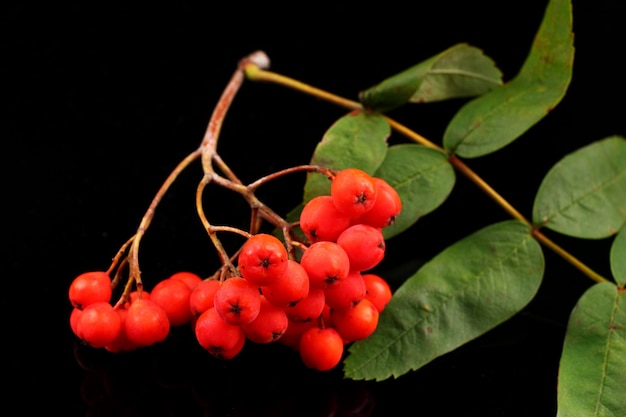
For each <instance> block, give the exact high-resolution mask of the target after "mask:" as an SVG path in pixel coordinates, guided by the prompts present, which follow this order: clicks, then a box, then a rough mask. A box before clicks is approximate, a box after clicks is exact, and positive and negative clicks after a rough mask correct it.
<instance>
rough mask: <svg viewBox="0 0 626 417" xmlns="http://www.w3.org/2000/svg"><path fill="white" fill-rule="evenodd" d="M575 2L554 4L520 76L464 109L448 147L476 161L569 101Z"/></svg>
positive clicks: (448, 135)
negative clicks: (567, 92) (563, 102)
mask: <svg viewBox="0 0 626 417" xmlns="http://www.w3.org/2000/svg"><path fill="white" fill-rule="evenodd" d="M573 43H574V41H573V34H572V6H571V3H570V1H569V0H551V1H550V2H549V4H548V7H547V9H546V12H545V14H544V17H543V20H542V23H541V26H540V28H539V30H538V32H537V34H536V36H535V40H534V43H533V45H532V48H531V50H530V53H529V55H528V57H527V58H526V61H525V62H524V65H523V66H522V68H521V70H520V72H519V73H518V75H517V76H516V77H515V78H514V79H513V80H511V81H510V82H508V83H505V84H504V85H503V86H502V87H498V88H495V89H493V90H491V91H490V92H489V93H486V94H484V95H482V96H480V97H478V98H476V99H474V100H472V101H470V102H468V103H467V104H466V105H465V106H463V107H462V108H461V110H460V111H459V112H458V113H457V114H456V115H455V116H454V117H453V119H452V120H451V122H450V124H449V125H448V127H447V128H446V131H445V133H444V138H443V144H444V147H445V149H446V150H447V151H448V152H450V153H456V154H457V155H459V156H461V157H466V158H475V157H479V156H483V155H486V154H488V153H491V152H494V151H496V150H498V149H501V148H503V147H504V146H506V145H508V144H509V143H511V142H512V141H514V140H515V139H517V138H518V137H519V136H521V135H522V134H523V133H524V132H526V131H527V130H528V129H530V128H531V127H532V126H533V125H535V124H536V123H537V122H538V121H539V120H541V119H542V118H543V117H544V116H545V115H546V114H547V113H548V112H549V111H550V110H551V109H553V108H554V107H555V106H556V105H557V104H558V103H559V102H560V101H561V99H562V98H563V96H564V95H565V92H566V90H567V88H568V86H569V84H570V81H571V77H572V65H573V60H574V46H573Z"/></svg>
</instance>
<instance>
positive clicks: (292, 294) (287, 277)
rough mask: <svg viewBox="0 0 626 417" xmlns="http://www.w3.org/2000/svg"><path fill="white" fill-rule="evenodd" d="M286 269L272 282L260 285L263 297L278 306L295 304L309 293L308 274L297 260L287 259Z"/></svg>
mask: <svg viewBox="0 0 626 417" xmlns="http://www.w3.org/2000/svg"><path fill="white" fill-rule="evenodd" d="M287 265H288V266H287V270H286V271H285V273H284V274H282V275H281V276H280V277H278V278H277V279H276V280H275V281H274V282H273V283H272V284H270V285H266V286H263V287H261V292H262V293H263V295H264V296H265V298H266V299H267V300H268V301H269V302H271V303H272V304H274V305H275V306H278V307H290V306H295V305H296V304H298V303H299V302H300V300H302V299H303V298H305V297H306V296H307V295H309V275H308V274H307V273H306V270H305V269H304V267H303V266H302V265H300V264H299V263H298V262H296V261H294V260H292V259H289V260H288V261H287Z"/></svg>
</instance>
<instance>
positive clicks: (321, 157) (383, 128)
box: [304, 111, 391, 201]
mask: <svg viewBox="0 0 626 417" xmlns="http://www.w3.org/2000/svg"><path fill="white" fill-rule="evenodd" d="M390 133H391V129H390V127H389V124H388V123H387V121H386V120H385V118H384V117H383V116H381V115H379V114H376V113H368V112H364V111H361V112H357V111H355V112H351V113H349V114H347V115H345V116H343V117H341V118H340V119H339V120H337V121H336V122H335V123H334V124H333V125H332V126H331V127H330V128H329V129H328V130H327V131H326V133H325V134H324V137H323V138H322V140H321V141H320V142H319V143H318V144H317V147H316V148H315V151H314V153H313V156H312V158H311V164H312V165H319V166H323V167H326V168H331V169H343V168H350V167H352V168H359V169H362V170H363V171H365V172H367V173H369V174H373V173H374V171H375V170H376V169H377V168H378V167H379V166H380V164H381V163H382V161H383V160H384V159H385V155H386V154H387V138H388V137H389V135H390ZM329 193H330V182H329V181H328V178H326V177H325V176H323V175H320V174H309V175H307V180H306V183H305V185H304V201H309V200H310V199H311V198H313V197H315V196H318V195H324V194H329Z"/></svg>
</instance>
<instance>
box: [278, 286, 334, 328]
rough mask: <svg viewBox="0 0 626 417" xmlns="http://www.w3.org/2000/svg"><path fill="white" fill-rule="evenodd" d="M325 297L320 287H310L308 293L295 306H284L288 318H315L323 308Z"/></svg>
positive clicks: (310, 319) (295, 319)
mask: <svg viewBox="0 0 626 417" xmlns="http://www.w3.org/2000/svg"><path fill="white" fill-rule="evenodd" d="M325 301H326V297H325V295H324V290H323V289H321V288H310V289H309V295H307V296H306V297H305V298H303V299H302V300H300V302H299V303H298V304H296V305H295V306H291V307H287V308H285V313H286V314H287V317H288V318H289V320H293V321H312V320H315V319H317V318H318V317H319V316H320V314H322V311H323V310H324V305H325Z"/></svg>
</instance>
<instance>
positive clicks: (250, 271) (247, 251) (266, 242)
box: [238, 233, 288, 287]
mask: <svg viewBox="0 0 626 417" xmlns="http://www.w3.org/2000/svg"><path fill="white" fill-rule="evenodd" d="M287 259H288V256H287V249H286V248H285V246H284V245H283V243H282V242H281V241H280V240H279V239H278V238H277V237H275V236H272V235H270V234H265V233H259V234H256V235H253V236H252V237H250V238H249V239H248V240H247V241H246V242H245V243H244V244H243V246H242V247H241V251H240V253H239V257H238V267H239V272H240V273H241V275H242V276H243V277H244V278H245V279H247V280H248V281H250V282H251V283H252V284H254V285H256V286H257V287H260V286H263V285H270V284H271V283H272V282H273V281H274V280H275V279H276V277H278V276H280V275H281V274H283V273H284V272H285V270H286V269H287Z"/></svg>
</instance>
